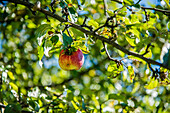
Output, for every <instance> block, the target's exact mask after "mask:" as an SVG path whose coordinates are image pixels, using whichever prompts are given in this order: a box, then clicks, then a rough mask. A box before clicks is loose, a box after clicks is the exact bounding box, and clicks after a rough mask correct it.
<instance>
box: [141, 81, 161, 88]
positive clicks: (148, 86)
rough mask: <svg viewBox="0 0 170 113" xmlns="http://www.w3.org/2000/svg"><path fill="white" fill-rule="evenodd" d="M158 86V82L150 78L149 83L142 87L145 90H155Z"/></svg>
mask: <svg viewBox="0 0 170 113" xmlns="http://www.w3.org/2000/svg"><path fill="white" fill-rule="evenodd" d="M157 86H158V80H157V79H156V80H155V78H152V79H151V80H150V82H149V83H148V85H145V86H144V87H145V88H146V89H154V88H156V87H157Z"/></svg>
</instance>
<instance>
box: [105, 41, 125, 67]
mask: <svg viewBox="0 0 170 113" xmlns="http://www.w3.org/2000/svg"><path fill="white" fill-rule="evenodd" d="M102 43H103V46H104V49H105V51H106V54H107V56H108V58H109V59H110V60H112V61H114V62H116V63H117V64H119V65H120V64H122V63H121V61H119V60H116V59H113V58H111V57H110V54H109V52H108V50H107V45H105V43H104V41H103V42H102Z"/></svg>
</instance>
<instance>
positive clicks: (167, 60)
mask: <svg viewBox="0 0 170 113" xmlns="http://www.w3.org/2000/svg"><path fill="white" fill-rule="evenodd" d="M163 64H164V65H165V66H167V67H170V49H168V52H167V53H165V54H164V56H163Z"/></svg>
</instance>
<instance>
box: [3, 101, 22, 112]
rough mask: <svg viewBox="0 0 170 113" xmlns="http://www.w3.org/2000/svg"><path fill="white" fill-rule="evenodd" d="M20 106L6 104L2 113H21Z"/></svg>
mask: <svg viewBox="0 0 170 113" xmlns="http://www.w3.org/2000/svg"><path fill="white" fill-rule="evenodd" d="M21 110H22V108H21V105H20V104H18V103H17V104H8V105H7V106H6V108H5V111H4V113H21Z"/></svg>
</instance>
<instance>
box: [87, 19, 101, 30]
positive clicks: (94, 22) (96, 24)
mask: <svg viewBox="0 0 170 113" xmlns="http://www.w3.org/2000/svg"><path fill="white" fill-rule="evenodd" d="M88 25H89V26H93V27H94V28H96V29H97V28H98V27H99V24H98V23H97V22H96V21H94V20H90V21H88Z"/></svg>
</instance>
